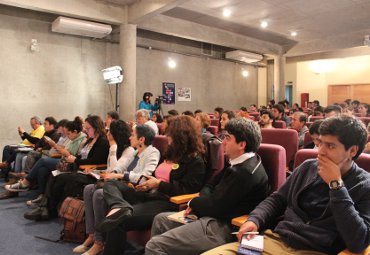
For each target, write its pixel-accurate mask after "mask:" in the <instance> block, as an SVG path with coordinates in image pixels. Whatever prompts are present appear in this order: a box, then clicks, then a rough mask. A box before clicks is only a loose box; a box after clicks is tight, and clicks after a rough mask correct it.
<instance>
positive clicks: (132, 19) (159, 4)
mask: <svg viewBox="0 0 370 255" xmlns="http://www.w3.org/2000/svg"><path fill="white" fill-rule="evenodd" d="M188 1H189V0H140V1H137V2H135V3H133V4H131V5H130V6H129V7H128V23H131V24H138V23H140V22H141V21H144V20H146V19H148V18H151V17H154V16H156V15H159V14H161V13H163V12H166V11H168V10H171V9H173V8H175V7H177V6H179V5H182V4H184V3H185V2H188Z"/></svg>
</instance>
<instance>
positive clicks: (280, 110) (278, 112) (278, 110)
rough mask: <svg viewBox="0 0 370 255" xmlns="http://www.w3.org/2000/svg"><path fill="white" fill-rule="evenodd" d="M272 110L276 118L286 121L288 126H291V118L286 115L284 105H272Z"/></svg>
mask: <svg viewBox="0 0 370 255" xmlns="http://www.w3.org/2000/svg"><path fill="white" fill-rule="evenodd" d="M271 112H272V115H274V117H275V120H282V121H285V124H286V126H287V127H289V126H290V122H291V120H290V118H288V117H287V116H286V115H285V110H284V105H282V104H275V105H274V106H272V109H271Z"/></svg>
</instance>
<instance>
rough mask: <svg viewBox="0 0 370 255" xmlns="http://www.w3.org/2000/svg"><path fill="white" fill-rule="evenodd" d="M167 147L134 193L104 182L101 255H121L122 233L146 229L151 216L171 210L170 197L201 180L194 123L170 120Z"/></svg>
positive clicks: (201, 165)
mask: <svg viewBox="0 0 370 255" xmlns="http://www.w3.org/2000/svg"><path fill="white" fill-rule="evenodd" d="M167 136H168V139H169V145H168V149H167V152H166V154H165V155H164V158H165V161H164V162H163V163H162V164H160V165H159V166H158V167H157V169H156V171H155V173H154V176H149V175H146V178H147V180H146V181H144V182H143V183H141V184H139V185H137V186H136V188H135V189H133V188H131V187H129V186H128V185H126V184H124V183H123V182H118V181H113V180H112V181H107V182H106V183H105V185H104V187H103V189H104V198H105V201H106V203H107V205H108V208H110V211H109V213H108V214H107V217H106V218H105V219H104V220H103V221H102V222H101V223H100V224H99V225H98V226H97V230H99V231H102V232H107V242H106V245H105V249H104V254H109V255H115V254H124V250H125V246H126V232H127V231H130V230H142V229H149V228H150V226H151V223H152V220H153V218H154V216H155V215H157V214H158V213H160V212H164V211H171V210H173V205H172V204H171V203H170V202H169V197H170V196H176V195H182V194H187V193H195V192H198V191H199V190H200V188H201V187H202V185H203V183H204V178H205V164H204V161H203V159H202V154H203V152H204V146H203V143H202V138H201V136H200V132H199V131H198V128H197V125H196V122H195V120H194V119H193V118H191V117H189V116H178V117H174V118H173V119H172V120H171V121H170V122H169V127H168V132H167Z"/></svg>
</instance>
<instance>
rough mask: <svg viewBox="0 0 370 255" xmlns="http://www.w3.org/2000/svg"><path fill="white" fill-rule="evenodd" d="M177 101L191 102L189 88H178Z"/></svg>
mask: <svg viewBox="0 0 370 255" xmlns="http://www.w3.org/2000/svg"><path fill="white" fill-rule="evenodd" d="M177 101H179V102H190V101H191V88H178V89H177Z"/></svg>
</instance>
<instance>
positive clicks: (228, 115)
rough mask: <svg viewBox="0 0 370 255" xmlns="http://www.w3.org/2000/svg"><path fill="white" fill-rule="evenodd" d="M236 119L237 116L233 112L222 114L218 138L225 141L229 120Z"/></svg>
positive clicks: (227, 111)
mask: <svg viewBox="0 0 370 255" xmlns="http://www.w3.org/2000/svg"><path fill="white" fill-rule="evenodd" d="M233 118H235V114H234V112H233V111H229V110H226V111H224V112H223V113H222V114H221V117H220V122H219V124H218V135H217V136H218V138H220V139H221V140H223V139H224V138H225V134H226V130H225V126H226V124H227V122H229V120H231V119H233Z"/></svg>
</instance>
